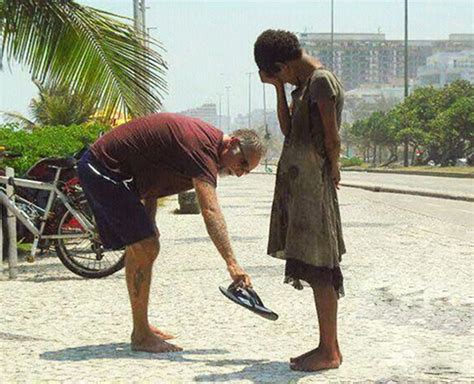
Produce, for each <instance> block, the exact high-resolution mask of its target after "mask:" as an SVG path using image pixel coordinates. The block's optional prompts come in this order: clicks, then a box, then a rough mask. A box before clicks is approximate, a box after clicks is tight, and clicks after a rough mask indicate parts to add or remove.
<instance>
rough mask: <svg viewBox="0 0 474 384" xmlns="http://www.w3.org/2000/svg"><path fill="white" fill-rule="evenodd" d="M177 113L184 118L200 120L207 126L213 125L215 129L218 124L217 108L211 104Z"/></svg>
mask: <svg viewBox="0 0 474 384" xmlns="http://www.w3.org/2000/svg"><path fill="white" fill-rule="evenodd" d="M179 113H180V114H182V115H185V116H189V117H194V118H196V119H201V120H203V121H205V122H207V123H209V124H212V125H214V126H215V127H217V126H218V124H219V121H218V120H219V119H218V115H217V106H216V104H213V103H207V104H203V105H201V106H200V107H197V108H192V109H187V110H185V111H182V112H179Z"/></svg>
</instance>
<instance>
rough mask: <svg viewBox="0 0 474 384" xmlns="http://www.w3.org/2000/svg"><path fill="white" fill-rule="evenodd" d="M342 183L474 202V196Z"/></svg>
mask: <svg viewBox="0 0 474 384" xmlns="http://www.w3.org/2000/svg"><path fill="white" fill-rule="evenodd" d="M340 185H341V187H348V188H358V189H365V190H367V191H372V192H385V193H399V194H404V195H415V196H424V197H434V198H438V199H448V200H460V201H468V202H474V196H466V195H451V194H449V193H439V192H430V191H419V190H411V189H401V188H389V187H381V186H379V185H364V184H351V183H341V184H340Z"/></svg>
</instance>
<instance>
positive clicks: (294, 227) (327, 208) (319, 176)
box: [268, 69, 345, 296]
mask: <svg viewBox="0 0 474 384" xmlns="http://www.w3.org/2000/svg"><path fill="white" fill-rule="evenodd" d="M325 98H333V99H334V100H335V103H336V113H337V123H338V127H340V124H341V112H342V106H343V103H344V96H343V90H342V85H341V83H340V82H339V80H338V79H337V78H336V77H335V76H334V75H333V74H332V73H331V72H329V71H327V70H324V69H316V70H315V71H314V73H313V75H312V76H311V77H310V79H309V80H308V81H307V83H306V84H304V85H302V86H300V87H299V88H297V89H296V90H294V91H293V93H292V99H293V107H292V114H291V131H290V133H289V135H287V136H286V137H285V143H284V146H283V150H282V153H281V157H280V161H279V163H278V171H277V178H276V186H275V193H274V198H273V207H272V213H271V222H270V236H269V242H268V254H269V255H271V256H274V257H277V258H280V259H285V260H286V271H285V275H286V277H285V282H286V283H291V284H293V286H294V287H295V288H298V289H302V287H303V285H302V282H301V281H302V280H303V281H306V282H307V283H309V284H310V285H312V286H313V285H317V284H320V283H323V284H328V283H329V284H333V285H334V288H335V289H336V291H337V293H338V295H339V296H342V295H343V294H344V289H343V281H342V280H343V279H342V273H341V270H340V267H339V263H340V262H341V255H342V254H344V253H345V246H344V240H343V237H342V228H341V217H340V214H339V204H338V200H337V193H336V188H335V186H334V183H333V181H332V179H331V175H330V167H329V161H328V159H327V157H326V151H325V146H324V129H323V123H322V120H321V115H320V113H319V109H318V105H317V103H318V101H320V100H323V99H325Z"/></svg>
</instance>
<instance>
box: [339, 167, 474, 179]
mask: <svg viewBox="0 0 474 384" xmlns="http://www.w3.org/2000/svg"><path fill="white" fill-rule="evenodd" d="M341 172H368V173H388V174H390V173H392V174H397V175H415V176H433V177H453V178H461V179H474V173H456V172H451V173H449V172H436V171H435V172H428V171H427V172H424V171H403V170H393V171H392V170H389V169H387V170H384V169H370V168H368V169H364V168H341Z"/></svg>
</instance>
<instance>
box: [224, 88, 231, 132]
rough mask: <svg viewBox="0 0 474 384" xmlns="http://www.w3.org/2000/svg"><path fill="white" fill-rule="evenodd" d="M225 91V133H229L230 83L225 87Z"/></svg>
mask: <svg viewBox="0 0 474 384" xmlns="http://www.w3.org/2000/svg"><path fill="white" fill-rule="evenodd" d="M225 90H226V93H227V133H230V94H229V92H230V85H228V86H227V87H225Z"/></svg>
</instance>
